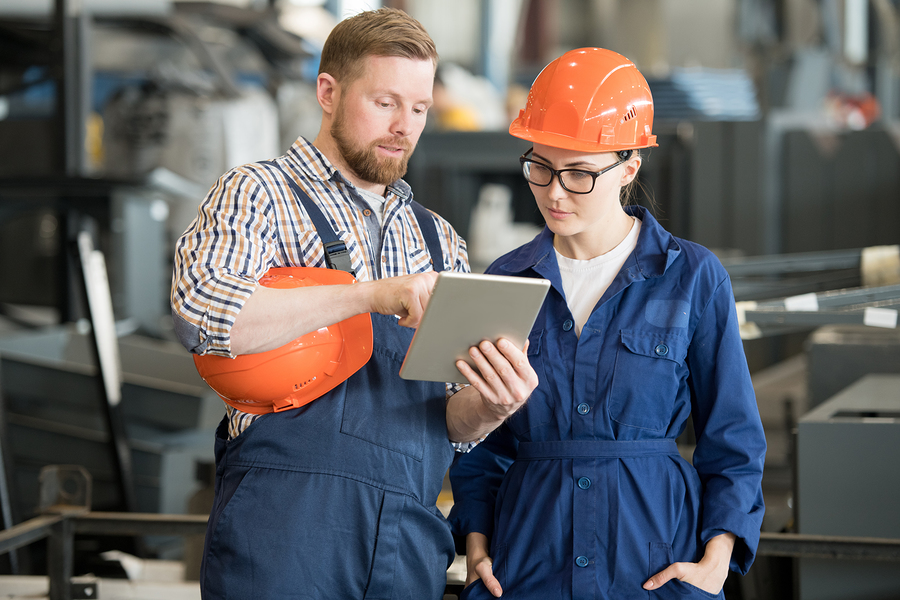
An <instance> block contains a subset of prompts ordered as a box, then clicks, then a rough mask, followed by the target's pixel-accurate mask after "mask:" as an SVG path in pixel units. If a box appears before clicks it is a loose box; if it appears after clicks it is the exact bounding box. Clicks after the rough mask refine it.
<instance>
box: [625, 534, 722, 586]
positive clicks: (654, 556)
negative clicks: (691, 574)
mask: <svg viewBox="0 0 900 600" xmlns="http://www.w3.org/2000/svg"><path fill="white" fill-rule="evenodd" d="M673 562H675V560H674V553H673V552H672V546H671V545H670V544H665V543H663V542H650V568H649V569H648V573H647V579H650V578H651V577H653V576H654V575H656V574H657V573H659V572H660V571H662V570H663V569H665V568H666V567H668V566H669V565H671V564H672V563H673ZM642 583H643V582H642ZM651 594H652V595H653V597H656V598H679V599H681V598H724V597H725V596H724V595H723V593H722V592H719V593H718V594H711V593H709V592H707V591H704V590H701V589H700V588H698V587H695V586H693V585H691V584H689V583H685V582H684V581H681V580H680V579H670V580H669V581H667V582H666V583H665V584H663V586H662V587H660V588H659V589H656V590H653V591H652V592H651Z"/></svg>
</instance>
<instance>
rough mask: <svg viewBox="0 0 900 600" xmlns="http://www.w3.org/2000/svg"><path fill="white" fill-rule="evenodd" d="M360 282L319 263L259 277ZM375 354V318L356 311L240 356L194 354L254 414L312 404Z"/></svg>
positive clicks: (294, 283) (226, 393)
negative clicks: (280, 343) (277, 345)
mask: <svg viewBox="0 0 900 600" xmlns="http://www.w3.org/2000/svg"><path fill="white" fill-rule="evenodd" d="M354 281H356V280H355V279H354V277H353V275H351V274H350V273H347V272H346V271H340V270H337V269H323V268H317V267H277V268H272V269H269V271H268V272H267V273H266V275H265V276H264V277H263V278H262V279H260V280H259V283H260V285H263V286H265V287H270V288H297V287H305V286H311V285H338V284H345V283H353V282H354ZM371 356H372V317H371V316H370V315H369V314H368V313H363V314H361V315H356V316H354V317H350V318H349V319H345V320H343V321H341V322H340V323H335V324H334V325H329V326H328V327H322V328H321V329H318V330H316V331H313V332H311V333H308V334H306V335H304V336H301V337H299V338H297V339H295V340H294V341H292V342H289V343H287V344H285V345H284V346H281V347H280V348H276V349H274V350H269V351H268V352H260V353H257V354H243V355H241V356H237V357H235V358H228V357H225V356H214V355H211V354H206V355H202V356H198V355H195V356H194V364H195V365H196V367H197V371H198V372H199V373H200V376H201V377H202V378H203V380H204V381H206V383H207V384H208V385H209V387H211V388H212V389H213V390H214V391H215V392H216V393H217V394H218V395H219V397H221V398H222V400H224V401H225V402H226V403H227V404H229V405H231V406H233V407H235V408H237V409H238V410H240V411H243V412H246V413H253V414H266V413H270V412H280V411H283V410H289V409H291V408H297V407H300V406H303V405H304V404H309V403H310V402H312V401H313V400H315V399H316V398H319V397H321V396H323V395H325V394H326V393H327V392H329V391H331V390H333V389H334V388H335V387H337V386H338V385H340V384H341V383H342V382H344V381H345V380H347V379H348V378H349V377H350V376H351V375H353V374H354V373H356V372H357V371H358V370H359V369H360V368H362V366H363V365H365V364H366V363H367V362H368V361H369V358H371Z"/></svg>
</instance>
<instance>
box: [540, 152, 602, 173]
mask: <svg viewBox="0 0 900 600" xmlns="http://www.w3.org/2000/svg"><path fill="white" fill-rule="evenodd" d="M531 156H533V157H534V158H537V159H540V160H542V161H543V162H545V163H547V164H548V165H549V164H550V161H549V160H548V159H547V158H546V157H543V156H541V155H540V154H538V153H537V152H532V153H531ZM563 167H591V168H594V169H598V168H599V167H598V166H597V165H595V164H593V163H590V162H588V161H586V160H576V161H574V162H570V163H566V164H564V165H563Z"/></svg>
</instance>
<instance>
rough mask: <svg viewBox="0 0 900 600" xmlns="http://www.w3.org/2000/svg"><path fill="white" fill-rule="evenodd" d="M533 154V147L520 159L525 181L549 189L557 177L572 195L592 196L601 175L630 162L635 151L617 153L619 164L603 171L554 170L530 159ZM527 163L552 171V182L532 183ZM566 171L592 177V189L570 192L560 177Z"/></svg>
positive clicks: (616, 163) (614, 164)
mask: <svg viewBox="0 0 900 600" xmlns="http://www.w3.org/2000/svg"><path fill="white" fill-rule="evenodd" d="M532 152H534V148H533V147H532V148H529V149H528V151H527V152H525V154H523V155H522V156H520V157H519V164H520V165H522V175H524V176H525V181H527V182H528V183H530V184H532V185H536V186H538V187H548V186H549V185H550V184H551V183H553V178H554V177H556V178H557V179H558V180H559V185H561V186H562V189H564V190H566V191H567V192H569V193H570V194H590V193H591V192H593V191H594V186H596V185H597V178H598V177H600V176H601V175H603V174H604V173H606V172H608V171H612V170H613V169H615V168H616V167H618V166H619V165H621V164H622V163H624V162H626V161H628V159H629V158H631V155H632V154H633V153H634V151H633V150H620V151H619V152H617V153H616V154H617V155H618V157H619V160H618V161H617V162H614V163H613V164H611V165H609V166H608V167H606V168H604V169H601V170H600V171H585V170H584V169H554V168H553V167H551V166H550V165H546V164H544V163H542V162H540V161H537V160H534V159H533V158H528V155H529V154H531V153H532ZM525 163H535V164H537V165H540V166H542V167H544V168H545V169H547V170H549V171H550V181H548V182H547V183H545V184H543V185H541V184H540V183H535V182H533V181H531V180H530V179H528V176H527V175H525ZM566 171H577V172H579V173H584V174H585V175H590V176H591V178H592V179H591V189H589V190H588V191H586V192H576V191H575V190H570V189H569V188H567V187H566V184H565V183H563V180H562V177H561V176H560V174H561V173H565V172H566Z"/></svg>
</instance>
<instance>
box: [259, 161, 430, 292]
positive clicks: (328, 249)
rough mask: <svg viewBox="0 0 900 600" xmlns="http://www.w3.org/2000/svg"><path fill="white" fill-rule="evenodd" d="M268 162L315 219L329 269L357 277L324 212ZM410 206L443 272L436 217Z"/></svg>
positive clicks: (417, 207) (347, 254) (280, 169)
mask: <svg viewBox="0 0 900 600" xmlns="http://www.w3.org/2000/svg"><path fill="white" fill-rule="evenodd" d="M265 162H266V163H267V164H270V165H272V166H273V167H275V168H276V169H278V170H279V171H281V172H282V173H284V177H285V179H287V182H288V184H289V185H290V186H291V189H292V190H293V191H294V195H295V196H296V197H297V200H299V201H300V204H302V205H303V208H305V209H306V213H307V214H308V215H309V218H310V219H312V222H313V226H314V227H315V228H316V233H317V234H318V235H319V238H321V240H322V244H323V245H324V246H325V260H326V262H327V263H328V268H330V269H340V270H341V271H347V272H348V273H350V274H351V275H353V276H354V277H356V271H355V270H354V269H353V267H352V266H351V264H350V251H349V250H348V249H347V245H346V244H345V243H344V242H343V241H342V240H341V239H340V238H339V237H338V236H337V233H335V231H334V229H333V228H332V227H331V224H330V223H329V222H328V219H327V218H326V217H325V215H324V214H323V213H322V210H321V209H320V208H319V207H318V206H317V205H316V203H315V202H313V200H312V198H310V197H309V195H308V194H307V193H306V192H304V191H303V190H302V189H300V186H299V185H297V183H296V182H295V181H294V179H293V178H292V177H291V176H290V175H289V174H288V173H287V172H286V171H285V170H284V169H282V168H281V165H279V164H278V163H277V162H275V161H274V160H270V161H265ZM410 207H411V208H412V210H413V214H414V215H415V216H416V220H417V221H418V222H419V229H421V230H422V235H423V236H424V237H425V245H426V246H427V247H428V253H429V254H430V255H431V262H432V266H433V267H434V270H435V271H443V270H444V253H443V251H442V250H441V241H440V238H439V237H438V232H437V224H435V222H434V216H433V215H432V214H431V212H430V211H429V210H428V209H427V208H425V207H424V206H422V205H421V204H419V203H418V202H416V201H415V200H413V201H411V202H410Z"/></svg>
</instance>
